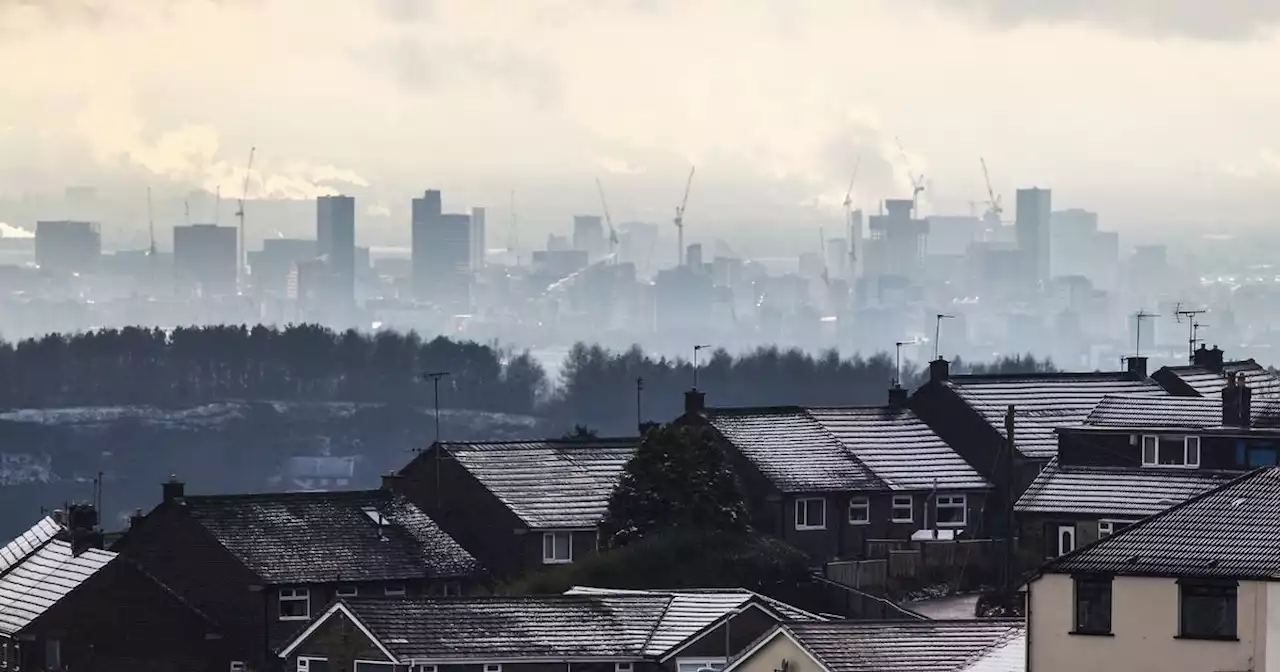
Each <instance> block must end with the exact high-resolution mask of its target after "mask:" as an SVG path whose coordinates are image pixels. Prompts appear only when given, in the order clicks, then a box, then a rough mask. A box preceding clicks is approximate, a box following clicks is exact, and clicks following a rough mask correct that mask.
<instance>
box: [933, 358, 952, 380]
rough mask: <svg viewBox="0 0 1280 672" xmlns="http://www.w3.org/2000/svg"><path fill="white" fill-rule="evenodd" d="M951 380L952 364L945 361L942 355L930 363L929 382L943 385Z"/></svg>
mask: <svg viewBox="0 0 1280 672" xmlns="http://www.w3.org/2000/svg"><path fill="white" fill-rule="evenodd" d="M949 378H951V362H948V361H947V360H945V359H943V358H942V356H941V355H939V356H938V358H937V359H935V360H933V361H932V362H929V380H930V381H931V382H934V383H941V382H943V381H945V380H948V379H949Z"/></svg>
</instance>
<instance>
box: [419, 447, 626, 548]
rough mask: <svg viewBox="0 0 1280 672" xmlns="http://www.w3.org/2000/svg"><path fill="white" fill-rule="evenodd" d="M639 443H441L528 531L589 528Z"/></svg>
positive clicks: (599, 517)
mask: <svg viewBox="0 0 1280 672" xmlns="http://www.w3.org/2000/svg"><path fill="white" fill-rule="evenodd" d="M639 444H640V439H637V438H621V439H596V440H589V441H576V440H574V441H570V440H546V441H514V442H495V443H480V442H476V443H459V442H450V443H444V444H442V445H443V447H444V448H445V450H447V451H448V453H449V454H450V455H452V456H453V458H454V459H456V460H457V461H458V464H460V465H462V467H463V468H464V469H466V470H467V471H468V472H470V473H471V475H472V476H474V477H475V478H476V480H478V481H479V482H480V483H481V484H482V485H484V487H486V488H488V490H489V491H490V492H492V493H493V494H494V496H495V497H497V498H498V499H499V500H501V501H502V503H503V504H505V505H506V506H507V508H509V509H511V511H512V513H514V514H515V515H516V516H518V517H519V518H520V519H521V520H522V521H524V523H525V524H526V525H528V526H529V527H531V528H534V529H554V528H588V527H595V526H596V525H597V524H599V523H600V521H601V520H602V519H603V518H604V515H605V512H606V511H607V510H608V508H609V497H610V496H611V495H612V494H613V490H614V488H615V487H616V486H617V484H618V478H619V477H620V476H621V475H622V469H623V467H625V466H626V464H627V461H628V460H630V459H631V456H632V455H634V454H635V452H636V447H637V446H639Z"/></svg>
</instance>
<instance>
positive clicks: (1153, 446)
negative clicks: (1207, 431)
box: [1141, 434, 1200, 469]
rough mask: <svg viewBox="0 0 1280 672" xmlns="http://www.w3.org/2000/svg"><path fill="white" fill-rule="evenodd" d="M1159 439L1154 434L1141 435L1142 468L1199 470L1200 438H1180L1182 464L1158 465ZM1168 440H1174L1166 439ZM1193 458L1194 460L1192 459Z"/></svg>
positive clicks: (1171, 438)
mask: <svg viewBox="0 0 1280 672" xmlns="http://www.w3.org/2000/svg"><path fill="white" fill-rule="evenodd" d="M1160 439H1161V437H1160V436H1159V435H1156V434H1143V435H1142V441H1141V445H1142V466H1144V467H1163V468H1167V469H1199V468H1200V437H1199V436H1184V437H1182V464H1160ZM1168 440H1175V439H1174V438H1173V437H1168ZM1148 448H1150V451H1148ZM1193 456H1194V458H1195V459H1194V460H1193V459H1192V457H1193Z"/></svg>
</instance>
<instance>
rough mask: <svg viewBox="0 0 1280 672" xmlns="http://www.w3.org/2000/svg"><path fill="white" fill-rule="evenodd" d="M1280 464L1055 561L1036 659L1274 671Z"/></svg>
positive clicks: (1035, 592) (1037, 610) (1035, 615)
mask: <svg viewBox="0 0 1280 672" xmlns="http://www.w3.org/2000/svg"><path fill="white" fill-rule="evenodd" d="M1278 578H1280V468H1277V467H1268V468H1262V469H1257V470H1254V471H1251V472H1249V473H1247V474H1245V475H1243V476H1241V477H1239V478H1237V479H1236V480H1233V481H1231V482H1229V483H1227V484H1224V485H1221V486H1219V487H1217V488H1214V489H1213V490H1210V491H1208V492H1205V493H1202V494H1200V495H1197V496H1196V497H1193V498H1191V499H1189V500H1187V501H1185V502H1182V503H1181V504H1178V505H1175V506H1173V507H1172V508H1169V509H1166V510H1165V511H1163V512H1161V513H1158V514H1156V515H1154V516H1152V517H1150V518H1146V519H1144V520H1143V521H1141V522H1139V523H1136V524H1134V525H1132V526H1130V527H1128V528H1126V529H1124V530H1122V531H1120V532H1117V533H1115V534H1113V535H1111V536H1109V537H1107V538H1105V539H1101V540H1099V541H1097V542H1095V543H1093V544H1090V545H1088V546H1085V547H1083V548H1080V549H1077V550H1076V551H1074V552H1072V553H1068V554H1067V555H1064V556H1062V557H1060V558H1057V559H1055V560H1053V561H1051V562H1049V563H1048V564H1046V565H1044V566H1043V567H1042V568H1041V569H1040V570H1039V571H1038V572H1036V573H1035V574H1034V575H1033V576H1032V577H1031V579H1030V580H1029V581H1028V583H1027V588H1026V590H1027V602H1028V607H1027V619H1028V641H1029V649H1028V663H1029V667H1028V669H1030V670H1034V671H1035V672H1054V671H1055V670H1064V671H1065V670H1071V671H1072V672H1075V671H1077V670H1135V671H1141V670H1159V671H1160V672H1183V671H1184V670H1185V671H1186V672H1191V671H1193V670H1194V671H1196V672H1203V671H1204V670H1272V669H1275V668H1276V663H1277V661H1280V649H1277V648H1276V646H1277V639H1276V636H1275V633H1276V632H1278V631H1280V623H1277V622H1275V621H1276V620H1277V619H1280V583H1277V580H1278Z"/></svg>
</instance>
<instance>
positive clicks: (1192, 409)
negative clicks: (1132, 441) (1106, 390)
mask: <svg viewBox="0 0 1280 672" xmlns="http://www.w3.org/2000/svg"><path fill="white" fill-rule="evenodd" d="M1249 410H1250V413H1249V415H1250V422H1251V423H1252V425H1253V427H1255V428H1261V429H1272V428H1275V427H1277V426H1280V400H1277V399H1259V398H1257V397H1253V398H1252V399H1251V400H1250V403H1249ZM1083 424H1084V425H1085V426H1086V427H1113V428H1130V429H1161V430H1163V429H1215V428H1222V427H1223V425H1222V396H1221V395H1216V396H1212V397H1175V396H1164V397H1160V396H1151V395H1134V394H1109V395H1107V396H1105V397H1103V398H1102V400H1101V401H1099V402H1098V405H1097V406H1095V407H1094V409H1093V411H1091V412H1090V413H1089V415H1088V416H1087V417H1086V418H1085V419H1084V423H1083Z"/></svg>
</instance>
